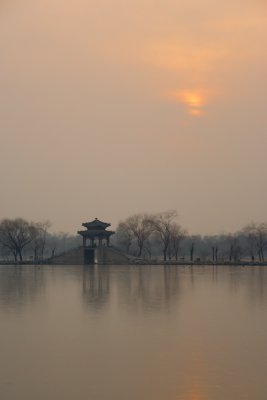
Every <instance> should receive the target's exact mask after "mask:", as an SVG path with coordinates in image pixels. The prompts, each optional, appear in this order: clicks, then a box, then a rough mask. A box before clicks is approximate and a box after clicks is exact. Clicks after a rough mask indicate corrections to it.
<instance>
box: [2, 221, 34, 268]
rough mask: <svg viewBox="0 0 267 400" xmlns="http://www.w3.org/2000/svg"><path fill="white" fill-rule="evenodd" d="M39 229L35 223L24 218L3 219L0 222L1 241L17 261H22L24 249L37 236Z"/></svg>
mask: <svg viewBox="0 0 267 400" xmlns="http://www.w3.org/2000/svg"><path fill="white" fill-rule="evenodd" d="M37 231H38V230H37V228H36V225H35V224H33V223H30V222H28V221H26V220H24V219H22V218H16V219H13V220H12V219H3V220H2V221H1V222H0V241H1V243H2V245H3V246H4V247H6V248H8V249H9V250H10V251H11V253H12V254H13V256H14V260H15V261H16V262H17V261H18V260H19V261H20V262H22V261H23V256H22V251H23V249H24V248H25V247H26V246H27V245H29V244H30V243H31V242H32V241H33V240H34V239H35V238H36V236H37V234H38V233H37Z"/></svg>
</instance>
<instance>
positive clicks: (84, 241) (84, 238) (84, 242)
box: [83, 236, 86, 247]
mask: <svg viewBox="0 0 267 400" xmlns="http://www.w3.org/2000/svg"><path fill="white" fill-rule="evenodd" d="M83 247H86V237H85V236H83Z"/></svg>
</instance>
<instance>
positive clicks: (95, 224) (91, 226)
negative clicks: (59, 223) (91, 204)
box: [82, 218, 110, 230]
mask: <svg viewBox="0 0 267 400" xmlns="http://www.w3.org/2000/svg"><path fill="white" fill-rule="evenodd" d="M82 226H84V227H85V228H87V229H88V230H98V229H100V230H103V229H106V228H107V227H108V226H110V224H109V223H108V222H103V221H100V220H99V219H98V218H95V219H94V220H93V221H90V222H85V223H83V224H82Z"/></svg>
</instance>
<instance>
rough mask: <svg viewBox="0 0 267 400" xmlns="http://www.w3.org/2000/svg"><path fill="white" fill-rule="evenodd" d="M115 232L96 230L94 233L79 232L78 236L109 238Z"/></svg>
mask: <svg viewBox="0 0 267 400" xmlns="http://www.w3.org/2000/svg"><path fill="white" fill-rule="evenodd" d="M114 233H115V232H113V231H103V230H94V231H91V230H90V231H78V234H79V235H81V236H84V237H88V238H93V237H99V236H102V237H107V236H111V235H113V234H114Z"/></svg>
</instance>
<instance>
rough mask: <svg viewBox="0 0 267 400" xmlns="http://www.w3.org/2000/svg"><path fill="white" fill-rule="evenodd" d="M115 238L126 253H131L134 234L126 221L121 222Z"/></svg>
mask: <svg viewBox="0 0 267 400" xmlns="http://www.w3.org/2000/svg"><path fill="white" fill-rule="evenodd" d="M115 239H116V243H118V245H119V246H122V247H123V248H124V249H125V251H126V253H127V254H129V252H130V247H131V244H132V242H133V239H134V234H133V231H132V229H130V227H129V225H128V224H127V223H126V222H120V223H119V225H118V228H117V230H116V235H115Z"/></svg>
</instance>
